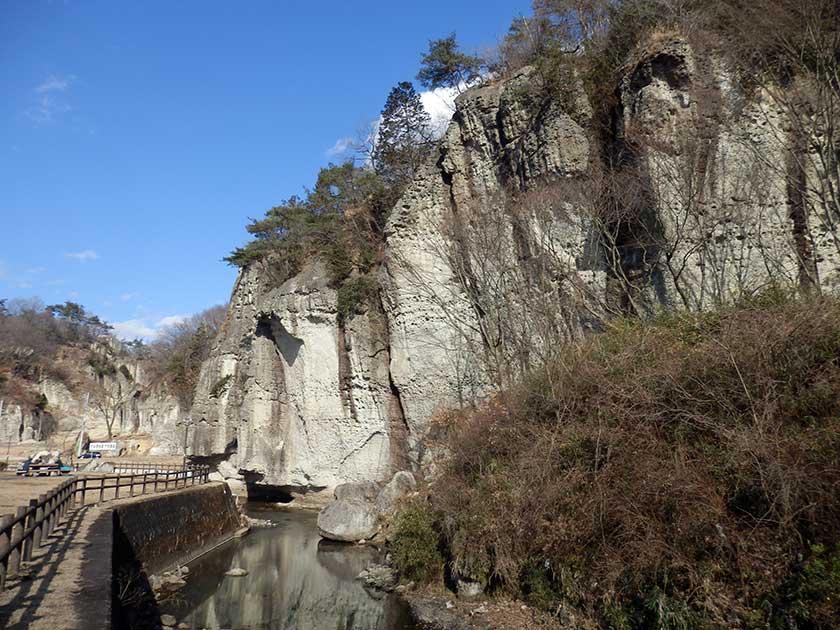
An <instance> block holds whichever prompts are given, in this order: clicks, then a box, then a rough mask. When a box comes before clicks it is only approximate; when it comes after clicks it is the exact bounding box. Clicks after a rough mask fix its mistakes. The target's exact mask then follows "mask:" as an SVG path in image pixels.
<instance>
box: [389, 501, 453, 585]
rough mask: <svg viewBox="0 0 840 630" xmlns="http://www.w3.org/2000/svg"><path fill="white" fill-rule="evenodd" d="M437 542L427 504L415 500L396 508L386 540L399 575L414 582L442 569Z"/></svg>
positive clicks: (434, 575)
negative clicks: (387, 539) (396, 512)
mask: <svg viewBox="0 0 840 630" xmlns="http://www.w3.org/2000/svg"><path fill="white" fill-rule="evenodd" d="M439 543H440V536H439V534H438V531H437V529H436V527H435V518H434V513H433V512H432V510H431V509H430V508H429V507H428V506H427V505H421V504H417V503H415V504H413V505H409V506H408V507H407V508H406V509H405V510H403V511H402V512H400V513H399V514H398V516H397V517H396V519H395V521H394V525H393V531H392V533H391V535H390V536H389V542H388V547H389V550H390V552H391V555H392V557H393V560H394V566H395V567H396V569H397V571H398V572H399V574H400V577H401V578H402V579H404V580H412V581H414V582H418V583H428V582H431V581H433V580H435V579H437V578H439V577H440V576H441V574H442V571H443V556H442V555H441V552H440V549H439Z"/></svg>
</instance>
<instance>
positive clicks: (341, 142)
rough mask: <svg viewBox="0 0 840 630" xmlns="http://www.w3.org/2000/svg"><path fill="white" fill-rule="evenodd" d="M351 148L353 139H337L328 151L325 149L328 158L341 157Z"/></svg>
mask: <svg viewBox="0 0 840 630" xmlns="http://www.w3.org/2000/svg"><path fill="white" fill-rule="evenodd" d="M352 147H353V138H349V137H348V138H339V139H338V140H336V141H335V144H334V145H332V146H331V147H330V148H329V149H327V151H326V153H327V155H329V156H331V157H332V156H336V155H342V154H343V153H346V152H347V150H348V149H351V148H352Z"/></svg>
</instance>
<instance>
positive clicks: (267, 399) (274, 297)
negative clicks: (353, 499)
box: [191, 263, 398, 491]
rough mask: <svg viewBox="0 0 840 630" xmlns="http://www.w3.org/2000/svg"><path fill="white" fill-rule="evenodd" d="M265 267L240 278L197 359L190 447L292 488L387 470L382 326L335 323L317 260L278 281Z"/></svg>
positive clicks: (365, 318)
mask: <svg viewBox="0 0 840 630" xmlns="http://www.w3.org/2000/svg"><path fill="white" fill-rule="evenodd" d="M267 274H268V272H267V271H266V270H265V269H262V268H259V267H252V268H251V269H249V270H247V271H245V272H243V273H242V274H241V275H240V277H239V279H238V281H237V284H236V287H235V289H234V293H233V296H232V299H231V307H230V310H229V312H228V317H227V319H226V321H225V323H224V325H223V327H222V333H221V335H220V337H219V340H218V342H217V346H216V348H215V350H214V352H213V355H212V357H211V358H210V359H209V360H208V361H207V362H206V363H205V365H204V366H203V367H202V371H201V376H200V379H199V387H198V391H197V393H196V404H195V406H194V408H193V410H192V417H193V421H194V432H193V439H192V445H191V453H192V454H195V455H215V454H221V455H222V456H225V457H228V458H229V463H230V464H231V465H233V466H235V467H236V468H237V469H238V470H240V471H243V472H244V473H245V477H246V480H250V481H255V482H259V483H263V484H267V485H275V486H283V487H286V488H288V489H290V490H293V491H294V490H301V491H303V490H312V489H323V488H332V487H334V486H336V485H338V484H340V483H343V482H348V481H360V480H365V479H373V480H377V479H382V478H384V477H386V476H388V475H389V474H390V472H391V469H392V457H394V455H395V453H394V449H393V448H392V442H393V437H394V436H393V429H394V424H395V422H397V423H398V418H395V417H394V414H395V409H396V410H397V411H398V406H395V405H394V403H393V401H392V392H391V388H390V383H389V380H388V360H387V358H388V344H387V338H386V335H385V332H384V329H383V327H382V324H381V323H380V322H377V321H376V318H375V317H374V316H371V315H359V316H356V317H354V318H353V319H352V320H350V321H348V322H347V323H346V324H340V323H339V319H338V312H337V308H336V292H335V291H334V290H333V289H331V288H330V287H329V286H328V282H327V277H326V272H325V270H324V268H323V267H322V266H321V265H320V264H317V263H313V264H311V265H310V266H309V267H307V269H306V270H304V271H303V272H302V273H300V274H298V275H297V276H295V277H294V278H292V279H291V280H289V281H287V282H285V283H283V284H282V285H281V286H279V287H276V288H267V287H266V285H267V284H269V283H270V280H269V278H268V277H267ZM380 319H381V318H380Z"/></svg>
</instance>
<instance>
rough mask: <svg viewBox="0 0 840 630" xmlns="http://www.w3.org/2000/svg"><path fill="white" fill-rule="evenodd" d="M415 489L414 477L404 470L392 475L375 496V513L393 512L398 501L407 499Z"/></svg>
mask: <svg viewBox="0 0 840 630" xmlns="http://www.w3.org/2000/svg"><path fill="white" fill-rule="evenodd" d="M416 489H417V481H415V479H414V475H412V474H411V473H410V472H408V471H406V470H400V471H399V472H396V473H394V476H393V477H392V478H391V481H389V482H388V483H387V484H385V487H384V488H382V490H380V491H379V494H378V495H377V496H376V511H377V512H379V513H381V514H388V513H390V512H393V511H394V509H395V508H396V507H397V502H398V501H399V500H400V499H403V498H405V497H407V496H408V495H409V494H411V493H412V492H414V491H415V490H416Z"/></svg>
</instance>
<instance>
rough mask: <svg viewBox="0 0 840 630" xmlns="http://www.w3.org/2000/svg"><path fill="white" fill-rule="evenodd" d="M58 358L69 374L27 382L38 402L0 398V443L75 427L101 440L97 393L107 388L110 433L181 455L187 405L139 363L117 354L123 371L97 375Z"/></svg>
mask: <svg viewBox="0 0 840 630" xmlns="http://www.w3.org/2000/svg"><path fill="white" fill-rule="evenodd" d="M63 361H64V363H65V365H66V366H67V367H69V368H70V369H69V370H67V371H68V372H70V373H72V375H73V376H72V378H68V379H65V380H62V379H60V378H58V377H56V376H44V377H42V378H41V379H40V381H38V382H37V383H36V384H35V385H34V386H33V387H34V388H36V389H37V393H38V394H39V395H40V396H41V401H40V403H39V406H32V405H26V404H20V403H18V402H16V401H14V400H6V401H3V406H2V409H0V441H2V442H3V443H5V444H19V443H27V442H38V441H43V440H45V439H47V438H49V437H50V436H51V435H53V434H56V433H62V434H65V435H69V434H73V433H77V432H79V431H85V432H86V433H87V435H88V436H89V437H91V438H92V439H94V440H104V439H106V438H107V436H108V426H107V423H106V421H105V415H104V413H103V411H102V409H100V408H99V406H98V405H97V400H98V398H97V392H102V391H107V392H112V393H115V394H114V396H113V397H111V398H109V399H108V400H107V401H106V402H107V404H106V408H107V407H108V406H109V405H114V404H116V403H115V402H114V401H120V404H119V405H118V409H117V412H116V417H115V421H114V425H113V433H114V434H115V435H121V436H130V435H132V434H138V433H142V434H146V435H148V436H150V437H151V441H152V442H153V446H152V454H160V455H166V454H177V453H183V451H184V430H183V427H185V422H184V419H185V417H186V416H187V415H188V413H189V409H186V408H185V407H184V405H183V404H182V403H181V402H180V401H179V400H178V399H177V398H176V397H174V396H172V395H171V394H169V393H168V392H167V391H165V389H164V388H162V387H159V386H154V385H152V384H151V382H150V379H149V378H148V376H147V375H146V374H145V373H144V371H143V366H142V364H141V363H140V362H138V361H135V360H128V359H125V358H123V360H119V361H117V364H118V365H119V366H120V367H121V368H122V367H124V368H125V371H123V370H122V369H120V370H117V371H116V372H115V373H107V374H102V375H97V374H96V373H95V372H94V371H93V370H92V369H91V368H90V366H88V365H86V364H84V363H83V362H79V361H75V362H74V361H71V360H70V359H68V358H66V357H65V358H64V359H63ZM116 392H122V393H124V394H125V395H119V394H116ZM65 442H66V440H65ZM63 446H64V447H65V448H67V447H69V445H68V444H63Z"/></svg>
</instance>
